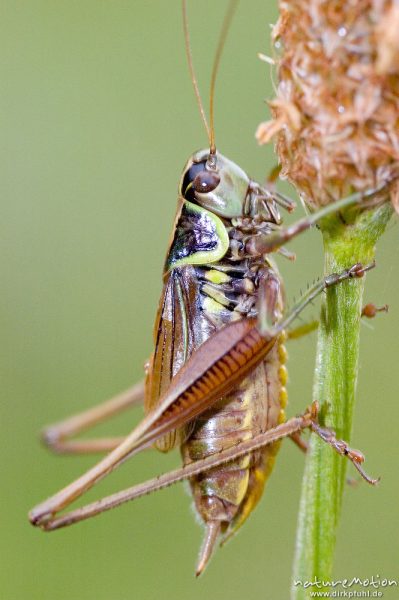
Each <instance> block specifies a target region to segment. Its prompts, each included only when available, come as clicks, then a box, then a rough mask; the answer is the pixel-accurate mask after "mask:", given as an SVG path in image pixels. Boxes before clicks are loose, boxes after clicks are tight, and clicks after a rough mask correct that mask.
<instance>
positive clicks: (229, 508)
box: [182, 336, 286, 536]
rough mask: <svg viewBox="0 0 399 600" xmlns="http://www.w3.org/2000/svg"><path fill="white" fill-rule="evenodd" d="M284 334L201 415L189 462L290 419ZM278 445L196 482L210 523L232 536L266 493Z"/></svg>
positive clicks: (187, 445) (186, 454) (187, 448)
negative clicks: (248, 372)
mask: <svg viewBox="0 0 399 600" xmlns="http://www.w3.org/2000/svg"><path fill="white" fill-rule="evenodd" d="M283 341H284V339H283V336H280V338H279V339H277V340H276V344H275V345H274V347H273V348H272V349H271V351H270V352H269V353H268V355H267V356H266V358H265V360H264V361H263V362H262V363H261V364H260V365H259V366H258V367H257V368H256V369H255V370H254V371H253V372H252V373H251V374H250V375H249V376H248V377H247V378H246V379H245V380H244V381H243V382H242V383H241V384H240V386H239V387H237V388H236V389H235V390H234V391H233V392H231V393H230V394H229V395H228V396H226V397H225V398H222V399H221V400H219V401H218V402H217V403H216V404H215V405H214V406H213V407H212V408H211V409H209V410H208V411H206V412H205V413H203V414H202V415H201V416H200V417H198V418H197V419H196V420H195V422H194V424H192V427H193V429H192V430H191V433H190V435H189V437H188V439H187V440H186V441H185V442H184V443H183V444H182V455H183V460H184V463H185V464H187V463H189V462H192V461H198V460H201V459H203V458H205V457H206V456H209V455H210V454H214V453H217V452H220V451H221V450H224V449H226V448H229V447H231V446H234V445H237V444H239V443H240V442H241V441H244V440H247V439H249V438H252V437H254V436H256V435H257V434H259V433H261V432H264V431H266V430H267V429H270V428H272V427H275V426H276V425H278V424H279V423H281V422H282V421H284V407H285V404H286V390H285V387H284V386H285V382H286V370H285V367H284V363H285V356H286V353H285V348H284V345H283ZM277 450H278V444H273V445H270V446H266V447H265V448H262V449H260V450H257V451H256V452H254V453H251V454H249V455H245V456H243V457H241V458H239V459H236V460H234V461H231V462H229V463H227V464H226V465H221V466H219V467H217V468H215V469H212V470H210V471H207V472H205V473H202V474H200V475H197V476H196V477H194V478H192V480H191V481H190V485H191V490H192V494H193V497H194V502H195V506H196V509H197V511H198V513H199V515H200V516H201V518H202V519H203V521H204V522H205V523H209V522H214V521H217V522H219V523H220V524H221V531H222V532H225V533H226V534H227V535H228V536H229V535H231V534H232V533H234V532H235V531H236V530H237V528H238V527H240V525H241V524H242V523H243V522H244V521H245V519H246V518H247V516H248V515H249V514H250V512H251V511H252V510H253V508H254V506H255V505H256V503H257V502H258V500H259V498H260V496H261V495H262V492H263V488H264V484H265V481H266V479H267V477H268V475H269V473H270V472H271V470H272V467H273V463H274V459H275V455H276V452H277Z"/></svg>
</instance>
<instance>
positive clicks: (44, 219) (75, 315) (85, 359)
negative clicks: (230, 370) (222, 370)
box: [0, 0, 399, 600]
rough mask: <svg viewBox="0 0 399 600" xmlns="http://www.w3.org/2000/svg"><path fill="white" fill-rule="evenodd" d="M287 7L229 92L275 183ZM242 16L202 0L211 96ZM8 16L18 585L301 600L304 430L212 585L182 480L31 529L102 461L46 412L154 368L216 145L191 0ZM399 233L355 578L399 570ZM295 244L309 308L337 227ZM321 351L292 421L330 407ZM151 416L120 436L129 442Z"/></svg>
mask: <svg viewBox="0 0 399 600" xmlns="http://www.w3.org/2000/svg"><path fill="white" fill-rule="evenodd" d="M274 4H275V3H268V2H266V1H265V0H251V2H247V3H241V5H240V7H239V10H238V14H237V16H236V18H235V21H234V24H233V27H232V30H231V32H230V36H229V40H228V42H227V46H226V50H225V54H224V57H223V61H222V67H221V72H220V77H219V79H218V83H217V90H216V139H217V142H218V146H219V148H220V149H221V150H222V151H223V152H224V153H225V154H227V155H228V156H230V157H231V158H232V159H234V160H235V161H236V162H238V163H239V164H241V166H242V167H243V168H244V169H246V170H247V171H248V172H249V173H250V175H251V176H252V177H254V178H257V179H258V180H262V179H263V177H264V176H265V174H266V172H267V171H268V170H269V169H270V168H271V166H272V165H273V162H274V159H273V151H272V148H271V147H269V148H259V147H258V146H257V145H256V142H255V139H254V131H255V129H256V126H257V124H258V123H259V122H260V121H261V120H265V119H267V118H268V111H267V108H266V106H265V104H264V102H263V100H264V99H265V98H270V97H271V96H272V94H273V92H272V83H271V76H270V71H269V67H268V66H267V65H265V64H264V63H261V62H260V61H259V60H258V59H257V58H256V53H257V52H258V51H263V52H269V43H268V39H269V23H272V22H275V20H276V16H277V13H276V7H275V5H274ZM224 9H225V2H220V3H219V2H218V3H216V2H212V1H211V0H206V1H204V2H201V3H198V2H193V1H191V2H189V11H190V23H191V30H192V39H193V54H194V60H195V64H196V68H197V70H198V77H199V81H200V87H201V89H202V90H203V94H204V96H206V94H207V88H208V82H209V73H210V69H211V63H212V58H213V53H214V48H215V46H216V41H217V35H218V30H219V27H220V24H221V21H222V18H223V14H224ZM0 28H1V35H0V38H1V51H0V60H1V63H2V67H1V81H2V85H1V94H0V97H1V105H2V110H1V119H2V126H1V138H2V143H1V145H2V157H1V170H2V174H1V183H0V185H1V188H2V191H1V213H2V218H1V224H2V225H1V227H2V233H1V237H0V244H1V252H0V256H1V263H2V265H1V268H2V270H1V273H2V275H1V280H2V293H1V305H2V307H1V308H2V310H1V320H2V323H1V331H2V344H1V351H2V357H1V371H2V377H1V391H2V396H3V398H2V401H1V435H0V444H1V511H0V514H1V521H2V523H1V534H0V553H1V561H0V568H1V575H0V577H1V585H0V597H1V598H2V599H4V600H25V599H31V600H39V599H40V600H50V599H53V598H57V599H59V600H61V599H68V600H70V599H77V600H127V599H130V598H140V599H142V600H155V599H159V598H176V599H180V598H186V597H190V598H193V599H194V598H211V599H212V600H214V599H218V598H229V599H230V600H235V599H238V598H242V597H243V596H245V597H247V598H251V599H252V598H275V599H278V600H279V599H285V598H287V597H288V589H289V581H290V572H291V564H292V558H293V549H294V539H295V528H296V515H297V508H298V500H299V494H300V485H301V477H302V471H303V462H304V458H303V456H302V455H301V454H300V452H298V451H297V450H296V448H295V447H294V446H293V444H291V443H289V442H286V443H285V444H284V445H283V448H282V450H281V453H280V456H279V459H278V462H277V469H276V470H275V473H274V474H273V476H272V479H271V481H270V484H269V487H268V489H267V493H266V494H265V496H264V498H263V501H262V503H261V505H260V506H259V508H258V509H257V510H256V512H255V513H254V515H253V516H252V517H251V519H250V520H249V521H248V523H247V525H246V526H245V527H244V528H243V530H242V532H240V534H239V535H238V536H237V538H236V539H234V540H233V541H232V542H231V543H229V544H228V545H227V546H226V547H224V548H223V549H221V550H220V551H218V552H217V554H216V555H215V557H214V559H213V561H212V563H211V565H210V567H209V568H208V570H207V572H206V573H205V575H204V576H203V577H202V578H200V580H198V581H196V580H195V579H194V576H193V571H194V565H195V561H196V556H197V551H198V548H199V545H200V542H201V539H202V531H201V529H200V527H199V526H198V525H197V524H196V522H195V519H194V515H193V513H192V510H191V501H190V498H189V497H188V495H187V494H186V492H185V490H184V487H183V486H182V485H178V486H175V487H173V488H169V489H168V490H165V491H163V492H159V493H157V494H154V495H152V496H150V497H145V498H143V499H140V500H138V501H137V502H135V503H133V504H130V505H125V506H124V507H122V508H119V509H118V510H116V511H114V512H110V513H107V514H106V515H103V516H100V517H97V518H96V519H93V520H91V521H88V522H84V523H82V524H80V525H78V526H76V527H73V528H70V529H64V530H61V531H58V532H55V533H53V534H43V533H41V532H40V531H38V530H36V529H34V528H32V527H31V526H30V525H29V524H28V521H27V511H28V509H29V508H30V507H32V506H33V505H34V504H36V503H37V502H38V501H40V500H42V499H44V498H45V497H47V496H48V495H49V494H51V493H53V492H54V491H56V490H57V489H58V488H60V487H62V486H64V485H65V484H66V483H68V482H70V481H71V480H72V479H74V478H75V477H76V476H78V475H79V474H81V473H82V472H83V471H84V470H85V469H87V468H88V467H89V466H90V465H91V464H93V461H94V460H95V459H94V458H93V457H91V458H90V457H82V458H77V457H57V456H53V455H51V454H50V453H49V452H47V451H46V450H44V449H43V448H42V447H41V446H40V445H39V442H38V432H39V430H40V428H41V427H42V426H43V424H45V423H48V422H52V421H54V420H59V419H61V418H63V417H65V416H67V415H69V414H71V413H73V412H74V411H78V410H82V409H83V408H87V407H90V406H92V405H94V404H95V403H97V402H99V401H100V400H103V399H105V398H107V397H108V396H110V395H112V394H113V393H116V392H117V391H119V390H122V389H124V388H125V387H127V386H129V385H130V384H131V383H132V382H134V381H136V380H139V379H140V378H141V377H142V372H143V368H142V367H143V363H144V361H145V359H146V357H147V356H148V355H149V353H150V352H151V347H152V339H151V335H152V325H153V319H154V315H155V310H156V305H157V301H158V297H159V293H160V289H161V279H160V274H161V268H162V263H163V258H164V252H165V249H166V245H167V241H168V236H169V233H170V229H171V224H172V219H173V215H174V211H175V206H176V190H177V184H178V181H179V177H180V172H181V169H182V167H183V165H184V163H185V161H186V159H187V157H188V156H189V155H190V154H191V153H192V152H193V151H195V150H197V149H198V148H199V147H201V146H204V145H206V138H205V134H204V131H203V127H202V124H201V122H200V119H199V116H198V111H197V108H196V104H195V100H194V96H193V91H192V88H191V83H190V80H189V76H188V70H187V66H186V58H185V54H184V46H183V35H182V27H181V13H180V2H178V1H177V0H175V1H173V2H161V1H159V0H158V1H152V2H148V1H144V0H133V1H132V0H123V1H122V0H114V1H113V2H105V1H104V0H80V1H76V0H68V1H67V2H66V1H57V0H52V1H49V0H42V1H38V0H12V1H11V0H4V1H3V3H2V9H1V21H0ZM290 193H291V194H294V192H293V191H292V190H291V191H290ZM301 215H302V210H301V208H300V207H299V208H298V210H297V216H301ZM397 236H398V229H397V223H396V221H395V220H392V222H391V224H390V226H389V229H388V232H387V234H386V235H385V236H384V239H383V240H382V241H381V243H380V244H379V248H378V253H377V260H378V269H376V270H375V271H374V272H373V273H372V274H370V276H369V277H368V281H367V292H366V300H367V301H373V302H375V303H377V304H384V303H388V304H389V305H390V311H389V314H388V315H381V316H379V317H378V319H377V320H375V321H374V322H368V323H365V324H364V325H363V327H362V340H361V368H360V378H359V390H358V403H357V408H356V415H355V428H354V435H353V440H352V441H353V444H354V446H355V447H360V448H362V449H363V450H364V451H365V452H366V454H367V470H368V471H369V472H370V473H371V474H373V475H376V474H379V475H381V476H382V482H381V485H380V486H379V487H378V488H377V489H371V488H369V487H367V486H366V485H365V484H360V485H359V486H358V487H357V488H356V489H351V488H348V489H347V490H346V492H345V501H344V508H343V515H342V522H341V527H340V531H339V541H338V549H337V560H336V575H337V577H353V576H358V577H370V576H371V575H373V574H374V575H375V576H376V575H377V574H379V575H380V576H381V577H382V576H387V577H390V578H393V577H395V576H396V577H397V565H398V552H397V550H398V548H397V541H398V533H399V531H398V529H399V527H398V512H397V499H398V492H399V488H398V482H397V452H396V448H397V441H396V439H397V431H398V419H399V406H398V401H397V399H398V395H399V379H398V377H397V371H396V368H397V367H395V365H397V356H398V347H399V345H398V333H399V309H398V303H397V296H398V292H399V282H398V279H399V266H398V258H399V253H398V248H399V245H398V243H397ZM291 249H293V250H295V251H296V252H297V255H298V259H297V262H296V264H290V263H288V261H286V262H284V259H283V260H280V261H279V264H280V265H281V269H282V272H283V274H284V276H285V279H286V286H287V294H288V298H292V297H293V295H295V294H297V293H298V290H299V289H300V288H301V287H303V286H305V285H306V283H307V282H309V281H312V280H313V278H314V277H315V276H316V275H317V274H320V273H321V268H322V256H321V245H320V238H319V235H318V233H317V232H311V233H309V234H306V235H303V236H302V238H301V239H300V240H298V241H296V242H295V243H293V244H292V245H291ZM314 314H315V309H313V313H312V311H310V316H312V315H314ZM314 346H315V337H314V336H310V337H309V338H308V339H304V340H302V341H298V342H295V343H292V345H291V346H290V347H289V352H290V362H289V367H290V387H289V394H290V406H289V413H290V414H294V413H296V412H299V411H301V410H302V409H303V407H304V406H305V405H306V404H307V403H308V402H309V400H310V398H311V389H312V370H313V364H314ZM140 415H141V412H140V410H136V412H135V413H133V412H132V413H127V414H125V415H123V416H122V417H120V418H118V419H116V420H115V421H114V422H111V423H109V425H108V426H107V427H101V428H100V429H99V432H100V433H102V432H105V431H107V432H110V433H115V434H118V433H122V432H127V431H129V430H130V429H131V428H132V427H133V425H134V423H136V422H137V421H138V419H139V418H140ZM177 464H179V456H178V454H177V453H176V454H173V455H171V456H166V457H165V456H163V455H159V454H157V453H155V452H147V453H145V455H143V456H139V457H137V458H134V459H133V460H132V461H130V462H129V463H127V464H126V465H124V467H122V468H121V469H120V470H119V471H118V472H117V473H115V474H114V475H112V476H111V477H109V478H108V479H107V480H106V481H104V482H102V483H101V484H100V485H99V486H98V487H97V488H96V489H95V490H92V491H91V492H90V493H89V494H88V495H87V496H86V497H85V500H86V501H87V500H93V499H94V498H96V497H99V496H100V495H105V494H107V493H111V492H112V491H115V490H118V489H122V488H123V487H128V486H130V485H132V484H133V483H135V482H138V481H140V480H142V479H143V478H146V477H149V476H151V475H153V474H156V473H159V472H163V471H165V470H167V469H168V468H171V467H172V466H174V465H177ZM395 546H396V547H395ZM397 593H398V592H397V590H396V591H395V590H394V591H391V592H386V594H385V596H384V597H386V598H388V597H389V598H394V597H397V595H396V594H397ZM390 594H391V595H390Z"/></svg>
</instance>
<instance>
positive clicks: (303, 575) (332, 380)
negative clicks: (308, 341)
mask: <svg viewBox="0 0 399 600" xmlns="http://www.w3.org/2000/svg"><path fill="white" fill-rule="evenodd" d="M391 214H392V210H391V207H390V206H389V205H387V204H385V205H383V206H380V207H378V208H374V209H370V210H368V211H365V212H363V213H361V214H360V215H359V214H357V215H356V216H355V217H352V219H351V220H350V222H349V223H348V222H347V223H345V224H343V222H342V219H341V218H340V217H339V216H338V215H336V216H333V217H330V218H329V219H328V220H325V221H324V222H323V223H322V226H321V229H322V234H323V241H324V252H325V261H324V269H325V271H324V273H325V275H328V274H330V273H333V272H339V271H342V270H343V269H346V268H348V267H350V266H352V265H353V264H355V263H357V262H361V263H363V264H369V263H371V262H372V261H373V259H374V252H375V243H376V241H377V240H378V238H379V237H380V235H381V234H382V233H383V231H384V229H385V227H386V224H387V223H388V221H389V218H390V216H391ZM345 220H347V215H345ZM371 276H372V275H371ZM364 285H365V277H363V278H361V279H357V280H352V281H349V282H346V283H343V284H342V285H338V286H336V287H334V288H331V289H329V290H328V292H327V294H326V295H325V297H324V299H323V301H322V307H321V318H320V327H319V332H318V344H317V355H316V368H315V377H314V389H313V399H314V400H317V401H318V402H319V403H320V407H321V418H320V420H321V423H322V424H325V425H327V426H328V427H331V428H332V429H334V430H335V431H336V433H337V437H338V438H343V439H345V440H346V441H349V440H350V435H351V429H352V416H353V409H354V400H355V391H356V381H357V372H358V356H359V334H360V319H361V309H362V300H363V291H364ZM347 463H348V461H347V460H345V459H344V458H342V457H341V456H339V455H338V454H337V453H336V452H334V451H333V450H332V449H331V447H329V446H328V445H327V444H326V443H324V442H323V441H321V440H320V439H319V438H317V437H316V436H315V435H313V436H311V441H310V448H309V452H308V456H307V458H306V467H305V474H304V479H303V484H302V495H301V501H300V509H299V518H298V530H297V542H296V553H295V560H294V571H293V587H292V596H291V598H292V600H303V599H306V598H310V592H311V591H315V590H318V589H324V588H323V584H322V583H321V586H322V587H321V588H318V587H316V586H315V585H314V586H311V587H308V588H306V589H305V588H304V587H303V584H304V582H306V581H308V582H313V581H315V580H319V581H321V582H323V581H331V579H332V568H333V560H334V550H335V540H336V529H337V525H338V521H339V515H340V509H341V503H342V494H343V489H344V484H345V472H346V467H347ZM298 581H300V582H302V585H301V584H299V585H298V584H297V585H295V582H298Z"/></svg>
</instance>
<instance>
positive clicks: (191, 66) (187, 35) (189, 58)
mask: <svg viewBox="0 0 399 600" xmlns="http://www.w3.org/2000/svg"><path fill="white" fill-rule="evenodd" d="M182 9H183V29H184V40H185V46H186V55H187V62H188V68H189V71H190V77H191V81H192V84H193V88H194V93H195V97H196V98H197V102H198V108H199V111H200V114H201V118H202V121H203V123H204V125H205V129H206V133H207V136H208V140H209V145H210V146H212V137H214V136H212V135H211V130H210V129H209V125H208V121H207V118H206V114H205V110H204V105H203V104H202V100H201V94H200V91H199V88H198V81H197V78H196V76H195V71H194V64H193V55H192V53H191V44H190V31H189V28H188V17H187V3H186V0H182Z"/></svg>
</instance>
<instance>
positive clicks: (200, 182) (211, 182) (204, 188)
mask: <svg viewBox="0 0 399 600" xmlns="http://www.w3.org/2000/svg"><path fill="white" fill-rule="evenodd" d="M219 183H220V177H219V175H218V174H217V173H215V172H213V171H207V170H205V169H204V170H203V171H200V172H199V173H198V175H197V176H196V177H195V179H194V181H193V188H194V189H195V191H196V192H198V193H199V194H207V193H208V192H212V190H214V189H215V188H216V187H217V186H218V185H219Z"/></svg>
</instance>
